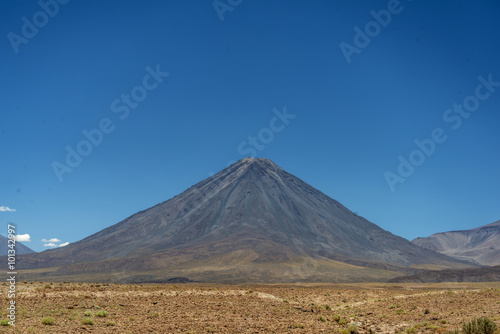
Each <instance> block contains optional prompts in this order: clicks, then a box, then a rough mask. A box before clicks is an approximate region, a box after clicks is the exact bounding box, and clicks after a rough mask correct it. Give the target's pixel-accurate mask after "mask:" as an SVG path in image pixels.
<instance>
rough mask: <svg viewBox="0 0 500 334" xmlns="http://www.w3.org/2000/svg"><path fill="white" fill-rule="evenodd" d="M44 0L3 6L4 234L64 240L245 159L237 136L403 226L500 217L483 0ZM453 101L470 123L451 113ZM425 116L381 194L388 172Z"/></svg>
mask: <svg viewBox="0 0 500 334" xmlns="http://www.w3.org/2000/svg"><path fill="white" fill-rule="evenodd" d="M54 1H55V0H50V1H49V0H42V4H44V3H46V4H47V5H43V6H44V7H46V9H45V11H46V12H50V15H49V14H46V12H41V13H40V11H43V10H44V9H43V8H42V7H41V5H40V4H38V3H37V2H36V1H14V0H13V1H2V2H0V22H1V36H2V42H1V43H0V53H1V55H2V62H0V73H1V80H0V141H1V143H2V160H1V164H0V172H1V173H0V207H1V206H3V207H5V208H4V209H3V211H1V210H0V222H2V223H3V225H4V226H5V231H3V232H2V231H0V234H3V235H5V234H6V229H7V227H6V223H8V222H14V223H16V224H17V229H18V233H19V234H29V235H30V236H31V242H27V243H26V244H27V245H28V246H29V247H31V248H33V249H34V250H37V251H40V250H43V249H45V248H47V247H44V244H47V243H49V242H48V241H45V242H44V241H42V239H45V240H49V241H50V239H53V238H57V239H58V240H60V241H58V242H55V244H56V245H59V244H61V243H64V242H75V241H77V240H80V239H82V238H84V237H86V236H88V235H90V234H93V233H95V232H97V231H99V230H101V229H103V228H105V227H108V226H110V225H112V224H115V223H117V222H119V221H120V220H122V219H124V218H126V217H128V216H129V215H131V214H133V213H135V212H137V211H139V210H143V209H146V208H148V207H151V206H153V205H155V204H157V203H159V202H162V201H165V200H167V199H169V198H171V197H172V196H174V195H176V194H178V193H180V192H182V191H183V190H185V189H187V188H188V187H189V186H191V185H193V184H195V183H197V182H198V181H201V180H202V179H204V178H206V177H208V176H209V175H210V174H211V173H213V172H217V171H219V170H221V169H222V168H224V167H225V166H226V165H227V163H228V162H230V161H235V160H238V159H241V158H243V157H245V156H247V155H249V152H251V150H249V148H251V147H252V146H251V145H252V144H251V143H250V140H249V139H248V137H249V136H255V137H256V138H257V139H256V141H257V142H256V143H254V144H255V145H256V146H258V147H259V148H260V149H262V150H256V153H257V154H256V156H257V157H266V158H269V159H271V160H273V161H274V162H275V163H277V164H278V165H279V166H281V167H282V168H284V169H285V170H287V171H289V172H291V173H292V174H294V175H296V176H298V177H300V178H301V179H303V180H304V181H306V182H308V183H309V184H311V185H312V186H314V187H316V188H318V189H319V190H321V191H323V192H324V193H326V194H327V195H329V196H331V197H332V198H334V199H336V200H338V201H339V202H341V203H342V204H344V205H345V206H347V207H348V208H349V209H351V210H352V211H354V212H357V213H358V214H359V215H362V216H364V217H365V218H367V219H368V220H370V221H372V222H373V223H375V224H377V225H379V226H381V227H382V228H384V229H386V230H389V231H391V232H392V233H394V234H397V235H400V236H403V237H405V238H408V239H413V238H415V237H417V236H427V235H430V234H432V233H435V232H441V231H448V230H455V229H469V228H474V227H477V226H480V225H484V224H489V223H491V222H494V221H496V220H498V219H500V154H499V153H500V131H499V130H498V126H499V124H500V87H495V86H494V85H492V84H490V85H489V88H490V89H491V91H489V90H488V89H487V88H486V87H484V85H483V87H482V88H481V87H480V88H479V91H478V94H480V97H481V100H480V99H478V98H477V97H476V88H477V87H478V85H480V84H481V82H480V81H479V80H478V77H479V76H482V77H483V78H484V80H486V81H488V76H489V75H491V80H492V81H494V82H499V81H500V62H499V59H500V39H499V38H498V32H499V31H500V20H499V18H500V3H498V2H497V1H493V0H492V1H481V2H478V1H472V0H471V1H439V2H436V1H430V0H428V1H424V0H419V1H409V0H404V1H403V0H402V1H401V2H400V4H399V6H397V4H396V3H395V2H394V1H389V2H388V1H366V2H363V3H361V2H359V1H356V2H355V1H264V0H252V1H250V0H243V1H240V2H239V1H237V0H232V1H231V2H228V0H221V1H219V2H218V3H217V2H216V5H218V10H219V13H218V12H217V10H216V9H215V8H214V4H213V2H212V1H103V2H101V1H89V0H86V1H81V0H80V1H79V0H71V1H69V2H67V3H65V2H66V0H65V1H63V0H60V2H61V4H58V7H59V8H56V7H55V6H54V3H55V2H54ZM229 3H232V4H233V5H229ZM388 8H389V9H388ZM372 10H373V11H375V13H379V15H380V17H379V20H381V22H382V23H383V24H381V23H377V24H373V22H372V23H370V22H371V21H374V20H375V18H374V16H373V15H372V14H370V12H371V11H372ZM381 10H384V11H386V12H380V11H381ZM389 10H391V11H392V12H391V11H389ZM387 12H388V13H389V14H390V15H391V16H390V22H388V20H389V19H388V17H387V15H386V16H384V15H383V14H384V13H387ZM380 13H381V14H380ZM219 14H220V15H219ZM376 15H377V14H376ZM221 17H222V18H223V20H221ZM23 18H25V19H23ZM384 20H385V21H384ZM35 23H36V24H38V27H37V26H36V25H34V24H35ZM32 25H33V26H32ZM383 25H385V26H383ZM355 27H358V28H359V29H360V30H361V31H362V32H363V34H366V32H364V31H365V29H366V28H368V32H369V34H370V35H371V36H372V37H370V36H362V35H359V36H357V37H358V38H357V39H356V41H355V38H356V35H357V34H359V33H357V32H356V30H354V28H355ZM33 28H35V29H37V30H38V31H36V30H33ZM370 29H371V30H370ZM357 31H359V30H357ZM23 34H24V35H23ZM363 37H367V38H370V41H369V43H367V40H366V38H365V39H364V40H363ZM343 42H344V44H342V43H343ZM356 43H357V45H358V46H359V47H358V48H357V49H356V52H351V53H350V54H349V52H348V57H347V58H349V60H350V62H348V61H347V60H348V59H347V58H346V57H345V55H344V53H343V52H342V49H341V45H344V47H345V46H346V45H350V46H349V50H351V51H352V50H354V49H353V48H355V47H356ZM366 44H367V45H366ZM16 51H17V52H16ZM147 68H148V69H147ZM155 71H157V72H158V71H159V72H161V73H160V74H156V79H155V77H154V76H151V74H150V72H153V73H154V72H155ZM167 72H168V73H169V74H168V75H167V74H166V73H167ZM145 87H147V89H146V88H145ZM131 95H132V97H130V96H131ZM127 96H128V97H127ZM127 98H128V99H129V100H127ZM134 99H136V101H134ZM464 100H466V101H467V103H469V107H468V108H471V109H474V110H473V111H471V112H470V115H468V117H467V118H464V117H463V116H460V114H459V113H458V112H456V111H453V110H451V111H450V112H448V113H447V109H449V108H452V109H453V105H454V104H457V105H459V104H463V103H464ZM137 101H138V102H137ZM476 102H477V103H478V105H475V103H476ZM127 103H128V104H127ZM285 106H286V110H287V113H288V114H291V115H295V116H296V117H295V118H293V119H292V118H291V116H290V118H289V119H287V120H286V123H288V124H284V123H283V121H282V120H280V119H276V121H273V119H274V117H275V113H276V112H278V113H283V109H284V107H285ZM273 109H275V111H274V112H273ZM462 113H463V115H466V114H465V112H464V110H462ZM446 117H447V120H445V118H446ZM458 122H461V123H460V124H459V123H458ZM100 126H101V127H102V128H103V129H104V130H106V131H107V132H108V133H103V137H102V138H100V137H99V135H97V134H96V132H91V133H94V135H95V137H94V139H93V140H94V142H95V143H98V145H97V144H96V145H94V144H91V145H92V146H90V147H89V146H88V145H87V146H86V144H85V143H83V144H81V145H80V150H81V152H84V153H88V152H89V150H92V151H91V153H90V154H88V155H87V156H85V157H83V158H82V160H81V161H79V162H78V161H76V160H72V161H71V163H72V164H73V166H76V167H74V168H71V167H70V166H68V165H67V163H66V155H67V150H66V148H67V146H69V147H70V148H71V149H73V150H76V149H77V146H78V145H79V143H81V142H82V141H84V140H86V137H85V136H84V134H83V133H82V131H84V130H87V131H91V130H93V129H96V128H99V127H100ZM454 127H455V128H456V129H454ZM271 129H273V130H274V131H273V130H271ZM435 129H442V132H443V133H442V135H441V137H439V136H438V138H440V139H442V137H443V136H446V141H445V142H443V143H437V144H435V145H436V147H435V149H434V152H433V153H431V154H429V156H425V157H424V159H425V161H423V163H422V164H421V165H419V166H417V167H415V170H414V171H413V173H412V174H411V175H409V176H408V177H405V182H404V183H401V182H396V183H395V184H394V189H393V190H394V191H392V190H391V187H390V186H389V184H388V182H387V181H386V176H385V175H384V174H385V173H386V172H387V171H390V172H391V173H394V174H393V175H396V173H398V171H397V169H398V165H399V164H400V161H399V160H398V157H399V156H402V157H403V158H405V159H407V160H408V159H409V158H410V155H411V154H412V152H413V151H414V150H416V149H417V148H418V147H417V146H416V144H415V142H414V141H415V140H416V139H418V140H424V139H426V138H430V137H431V133H432V132H433V131H434V130H435ZM99 131H101V130H99ZM438 131H439V130H438ZM259 134H260V138H259ZM245 141H246V143H244V142H245ZM238 147H239V149H238ZM429 147H430V146H429ZM242 153H243V154H242ZM73 159H75V158H73ZM419 159H420V161H419ZM413 160H414V162H417V163H420V162H422V161H421V160H422V156H421V155H419V153H414V154H413ZM55 162H57V163H55ZM58 163H59V164H58ZM54 165H57V166H59V168H61V166H62V165H65V166H67V167H66V168H68V169H69V168H71V169H72V172H71V173H69V172H68V169H59V173H60V175H59V176H60V178H61V179H62V182H60V179H59V178H58V176H57V175H56V174H57V173H56V172H55V171H54ZM403 172H405V171H403ZM61 173H62V174H61ZM7 208H10V209H13V210H16V211H15V212H14V211H6V210H7Z"/></svg>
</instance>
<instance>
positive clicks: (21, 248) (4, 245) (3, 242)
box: [0, 235, 35, 255]
mask: <svg viewBox="0 0 500 334" xmlns="http://www.w3.org/2000/svg"><path fill="white" fill-rule="evenodd" d="M8 246H9V239H8V238H6V237H4V236H3V235H0V251H1V252H2V255H3V254H7V251H8V250H9V247H8ZM29 253H35V251H34V250H32V249H31V248H29V247H28V246H25V245H23V244H22V243H20V242H19V241H18V242H16V255H20V254H29Z"/></svg>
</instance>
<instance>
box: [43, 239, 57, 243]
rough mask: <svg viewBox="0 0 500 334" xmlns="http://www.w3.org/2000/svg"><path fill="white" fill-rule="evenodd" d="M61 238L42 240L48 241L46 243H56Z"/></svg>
mask: <svg viewBox="0 0 500 334" xmlns="http://www.w3.org/2000/svg"><path fill="white" fill-rule="evenodd" d="M59 241H61V240H59V239H57V238H52V239H49V240H47V239H42V242H46V243H56V242H59Z"/></svg>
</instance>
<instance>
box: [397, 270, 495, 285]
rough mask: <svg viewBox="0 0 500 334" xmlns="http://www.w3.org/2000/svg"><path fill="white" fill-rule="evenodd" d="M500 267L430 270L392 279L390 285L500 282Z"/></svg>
mask: <svg viewBox="0 0 500 334" xmlns="http://www.w3.org/2000/svg"><path fill="white" fill-rule="evenodd" d="M498 281H500V266H493V267H482V268H468V269H445V270H429V271H424V272H420V273H416V274H414V275H408V276H400V277H395V278H391V279H390V280H389V281H388V282H389V283H440V282H498Z"/></svg>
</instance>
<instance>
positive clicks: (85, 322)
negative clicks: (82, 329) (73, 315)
mask: <svg viewBox="0 0 500 334" xmlns="http://www.w3.org/2000/svg"><path fill="white" fill-rule="evenodd" d="M93 324H94V319H92V318H83V319H82V325H91V326H92V325H93Z"/></svg>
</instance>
